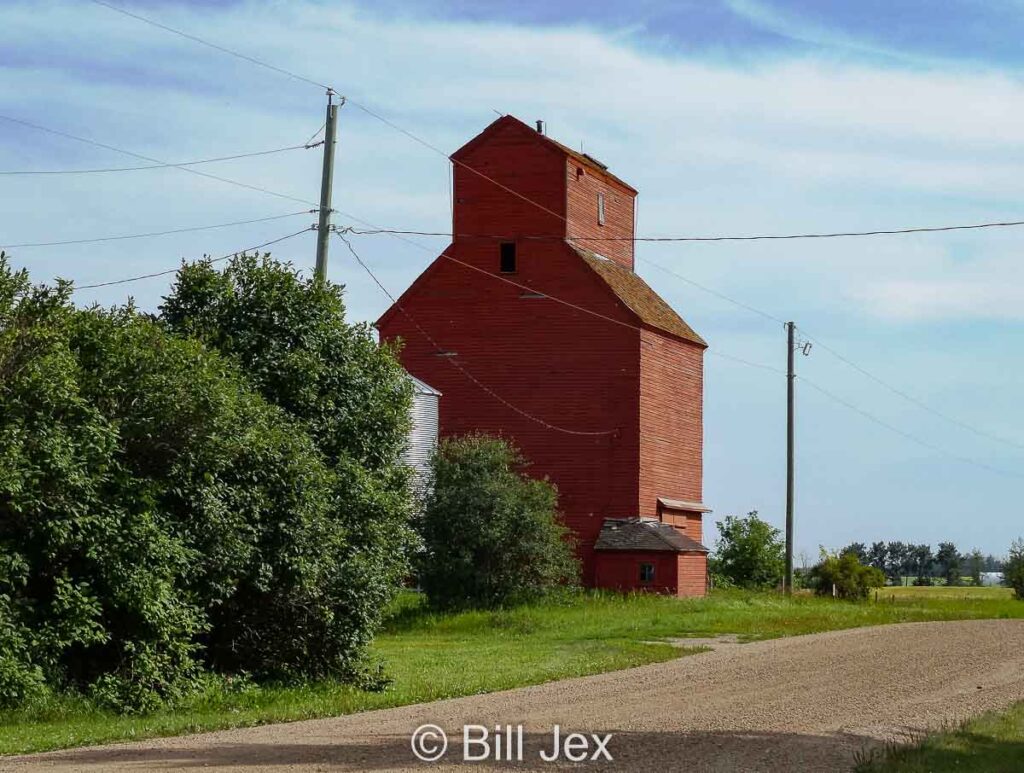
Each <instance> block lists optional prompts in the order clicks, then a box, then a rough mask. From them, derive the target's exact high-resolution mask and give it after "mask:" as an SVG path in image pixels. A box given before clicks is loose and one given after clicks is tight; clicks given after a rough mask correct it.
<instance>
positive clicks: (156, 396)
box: [0, 257, 407, 711]
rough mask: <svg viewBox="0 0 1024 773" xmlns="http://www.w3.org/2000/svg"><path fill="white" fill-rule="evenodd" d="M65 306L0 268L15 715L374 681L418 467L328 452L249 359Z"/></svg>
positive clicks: (4, 667)
mask: <svg viewBox="0 0 1024 773" xmlns="http://www.w3.org/2000/svg"><path fill="white" fill-rule="evenodd" d="M70 294H71V288H70V286H69V285H67V284H64V283H61V284H58V285H57V286H56V287H50V288H48V287H32V286H31V285H30V282H29V279H28V275H27V274H26V273H25V272H24V271H22V272H13V271H11V270H10V269H9V267H8V266H7V264H6V261H5V260H3V258H2V257H0V705H2V706H17V705H22V704H24V703H25V702H27V701H30V700H32V699H33V698H35V697H38V696H40V695H42V694H43V693H44V692H45V691H46V690H47V689H50V690H77V691H81V692H83V693H85V694H88V695H90V696H92V697H93V698H94V699H95V700H96V701H97V702H99V703H101V704H104V705H108V706H111V707H114V708H117V709H120V710H123V711H147V710H151V709H154V708H156V707H158V706H160V705H163V704H165V703H168V702H173V701H174V700H176V699H177V698H179V697H181V696H183V695H185V694H188V693H190V692H194V691H196V690H198V689H201V687H202V685H203V684H204V683H205V681H206V676H205V675H204V673H205V672H206V671H207V670H209V669H215V670H219V671H221V672H223V673H237V674H252V675H253V677H255V678H262V679H300V678H307V677H323V676H337V677H342V678H351V677H357V676H359V674H360V671H361V656H362V650H363V648H364V645H365V644H366V643H367V642H368V640H369V638H370V636H371V635H372V632H373V630H374V626H375V625H376V622H377V620H378V618H379V615H380V610H381V608H382V607H383V604H384V603H385V602H386V600H387V599H388V598H390V594H391V592H392V587H393V586H394V584H395V583H396V575H400V572H401V571H402V568H401V567H402V563H401V560H400V558H399V559H397V560H396V558H395V553H396V552H397V553H398V554H399V556H401V553H402V551H403V550H404V547H403V545H402V544H400V539H401V538H402V535H403V534H404V531H403V530H404V525H403V522H402V521H401V519H402V518H403V517H404V513H405V512H406V510H407V505H406V497H405V496H404V488H403V481H404V476H403V472H402V470H401V469H390V468H387V466H386V465H384V466H383V468H379V469H378V470H377V471H372V470H370V469H369V468H368V467H367V466H366V465H364V464H363V463H362V462H361V461H358V460H353V459H352V458H350V456H349V455H347V454H342V453H341V452H339V453H338V454H337V457H336V458H331V457H328V455H327V454H326V453H325V452H324V451H323V450H322V448H321V447H319V445H318V443H316V442H314V441H313V439H312V438H311V437H310V433H308V432H307V429H308V428H309V427H310V425H311V424H312V422H310V421H303V420H301V419H299V418H296V417H293V416H289V415H288V414H287V413H286V412H285V411H283V410H281V409H280V408H278V407H276V406H274V405H272V404H269V403H268V402H267V400H266V399H264V397H263V396H261V395H260V394H259V393H258V392H257V391H256V390H254V389H253V388H252V386H251V385H250V382H249V380H248V378H247V377H246V376H245V374H244V373H243V372H242V371H241V369H240V368H239V367H238V364H237V363H236V362H233V361H231V360H229V359H227V358H225V357H224V356H222V355H220V354H218V353H217V352H215V351H212V350H210V349H208V348H207V347H206V346H204V345H203V344H202V343H201V342H199V341H196V340H190V339H186V338H183V337H178V336H174V335H170V334H169V333H168V332H167V330H166V329H165V328H164V326H163V325H161V324H160V323H158V322H156V321H154V320H152V319H150V318H147V317H145V316H143V315H140V314H138V313H137V312H136V311H135V310H134V309H133V308H131V307H126V308H121V309H115V310H111V311H104V310H101V309H98V308H92V309H88V310H79V309H76V308H75V307H74V306H73V305H72V303H71V300H70ZM353 367H355V366H353ZM381 367H383V366H381ZM399 402H400V395H399ZM381 421H383V419H381ZM364 431H366V428H365V427H356V428H355V429H353V433H354V434H358V433H360V432H364ZM353 442H354V441H353ZM370 463H372V460H371V461H367V464H370ZM396 532H397V533H398V534H399V539H398V540H396V539H395V533H396ZM396 543H397V544H398V547H394V546H395V544H396Z"/></svg>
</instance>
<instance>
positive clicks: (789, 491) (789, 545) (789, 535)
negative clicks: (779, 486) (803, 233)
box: [783, 322, 796, 595]
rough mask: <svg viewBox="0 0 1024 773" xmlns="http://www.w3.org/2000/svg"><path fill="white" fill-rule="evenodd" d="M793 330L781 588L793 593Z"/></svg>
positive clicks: (790, 328)
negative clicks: (784, 559)
mask: <svg viewBox="0 0 1024 773" xmlns="http://www.w3.org/2000/svg"><path fill="white" fill-rule="evenodd" d="M795 328H796V326H795V325H794V324H793V323H792V322H787V323H786V342H787V347H786V579H785V580H784V581H783V588H784V589H785V591H786V594H787V595H790V594H792V593H793V474H794V470H793V387H794V384H793V382H794V381H796V371H795V363H794V361H793V360H794V355H795V354H796V341H795Z"/></svg>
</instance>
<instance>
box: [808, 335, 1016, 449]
mask: <svg viewBox="0 0 1024 773" xmlns="http://www.w3.org/2000/svg"><path fill="white" fill-rule="evenodd" d="M801 332H804V331H801ZM804 336H805V337H806V338H807V339H808V340H810V341H812V342H813V343H814V344H815V345H817V346H820V347H821V348H822V349H824V350H825V351H826V352H828V353H829V354H831V355H832V356H833V357H835V358H836V359H838V360H839V361H840V362H843V363H845V364H846V365H848V366H849V367H851V368H853V369H854V370H855V371H857V372H858V373H860V374H861V375H863V376H866V377H867V378H869V379H871V380H872V381H874V382H875V383H876V384H879V385H880V386H883V387H885V388H886V389H888V390H889V391H890V392H892V393H893V394H895V395H897V396H899V397H902V398H903V399H904V400H906V401H907V402H909V403H913V404H914V405H916V406H917V407H918V408H920V409H921V410H923V411H927V412H928V413H930V414H932V415H933V416H937V417H938V418H940V419H942V420H943V421H946V422H949V423H950V424H954V425H956V426H958V427H961V428H962V429H965V430H967V431H969V432H973V433H974V434H975V435H978V436H980V437H984V438H988V439H989V440H994V441H996V442H997V443H1002V444H1003V445H1007V446H1011V447H1012V448H1016V449H1020V450H1024V444H1022V443H1018V442H1016V441H1014V440H1009V439H1007V438H1004V437H1001V436H1000V435H995V434H993V433H991V432H988V431H986V430H983V429H979V428H978V427H975V426H972V425H971V424H968V423H967V422H964V421H961V420H960V419H957V418H956V417H954V416H950V415H948V414H945V413H943V412H942V411H939V410H937V409H935V408H932V407H931V406H930V405H928V403H926V402H924V401H922V400H920V399H918V398H916V397H914V396H913V395H911V394H909V393H907V392H904V391H903V390H902V389H899V388H897V387H895V386H893V385H892V384H890V383H888V382H886V381H884V380H882V379H881V378H879V377H878V376H876V375H874V374H873V373H871V372H870V371H868V370H865V369H864V368H862V367H861V366H860V365H858V364H857V363H855V362H853V361H852V360H849V359H848V358H846V357H844V356H843V355H842V354H840V353H839V352H837V351H836V350H835V349H833V348H832V347H830V346H828V345H826V344H824V343H822V342H821V341H820V340H818V339H817V338H814V337H813V336H811V335H809V334H807V333H806V332H804Z"/></svg>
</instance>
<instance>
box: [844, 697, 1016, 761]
mask: <svg viewBox="0 0 1024 773" xmlns="http://www.w3.org/2000/svg"><path fill="white" fill-rule="evenodd" d="M856 770H857V773H946V771H957V773H1018V771H1021V770H1024V703H1019V704H1017V705H1016V706H1015V707H1014V708H1012V709H1011V710H1010V711H1007V712H1003V713H992V714H985V715H984V716H981V717H978V718H977V719H975V720H973V721H971V722H968V723H967V724H965V725H964V726H963V727H960V728H957V729H954V730H949V731H947V732H944V733H935V734H933V735H929V736H927V737H926V738H924V739H923V740H922V741H921V742H920V743H918V744H915V745H912V746H906V747H894V748H892V749H891V750H890V751H889V752H888V753H887V754H884V755H882V756H880V757H875V758H873V759H870V760H865V761H863V762H861V763H860V764H859V765H858V766H857V769H856Z"/></svg>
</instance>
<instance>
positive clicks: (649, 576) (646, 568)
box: [640, 564, 654, 582]
mask: <svg viewBox="0 0 1024 773" xmlns="http://www.w3.org/2000/svg"><path fill="white" fill-rule="evenodd" d="M640 582H654V564H640Z"/></svg>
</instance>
